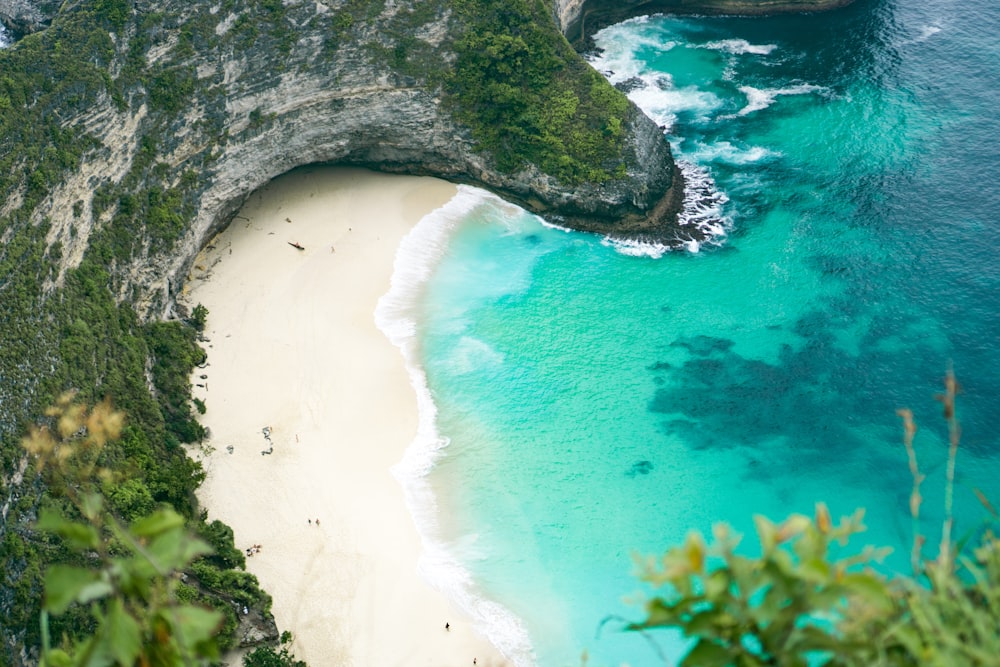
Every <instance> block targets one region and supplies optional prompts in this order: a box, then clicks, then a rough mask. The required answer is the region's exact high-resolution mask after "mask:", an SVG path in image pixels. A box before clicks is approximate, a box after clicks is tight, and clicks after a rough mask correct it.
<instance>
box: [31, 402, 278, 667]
mask: <svg viewBox="0 0 1000 667" xmlns="http://www.w3.org/2000/svg"><path fill="white" fill-rule="evenodd" d="M46 414H47V416H48V417H49V418H50V419H51V421H52V424H51V426H47V427H41V428H35V429H33V430H32V431H31V433H30V434H29V435H28V437H26V438H25V439H24V441H23V446H24V448H25V450H27V452H28V453H29V455H31V456H32V458H33V459H34V460H35V462H36V465H37V467H38V470H39V471H40V472H41V473H42V475H43V477H44V478H45V481H46V483H47V484H48V486H49V488H50V489H51V490H52V492H53V494H54V495H56V496H57V497H59V498H61V499H63V500H65V501H66V503H65V504H64V505H63V506H62V507H55V506H51V505H50V506H46V507H44V508H43V509H42V510H41V512H40V513H39V519H38V523H37V528H38V530H40V531H43V532H47V533H51V534H53V535H56V536H58V537H59V538H60V539H61V540H62V542H63V543H64V545H65V547H66V548H67V550H68V551H69V552H71V553H72V554H74V555H75V558H73V559H72V560H71V562H65V563H58V564H53V565H50V566H49V567H48V569H47V570H46V572H45V576H44V601H43V605H42V611H41V615H40V626H41V639H42V647H41V661H40V665H41V667H84V666H87V667H99V666H104V665H107V666H112V665H117V666H119V667H132V666H134V665H141V666H158V667H159V666H162V667H174V666H176V667H181V666H189V665H208V664H211V663H212V662H213V661H216V660H218V658H219V654H220V644H221V645H225V644H226V642H224V641H222V639H223V637H222V634H223V632H224V630H225V629H226V626H227V614H225V613H223V612H222V611H219V610H217V609H213V608H212V607H211V605H209V604H205V603H203V602H202V601H201V600H200V597H201V596H200V595H199V591H198V588H197V586H195V585H192V584H199V583H200V584H201V585H202V586H204V585H206V582H205V581H200V582H199V581H197V580H194V579H191V578H190V577H189V574H188V573H189V572H195V573H197V574H198V577H199V578H200V579H202V580H204V579H205V578H206V574H205V573H209V572H212V571H213V565H212V564H211V561H210V560H209V559H208V557H211V558H216V559H222V560H232V554H229V553H227V549H226V548H225V545H227V544H229V545H230V549H229V551H235V550H234V549H231V533H228V534H226V535H222V536H221V538H220V536H219V535H216V534H215V533H218V532H219V526H217V525H216V524H211V525H209V526H205V527H203V530H202V532H203V533H204V534H205V535H206V537H207V538H208V539H209V540H210V541H211V542H213V543H219V544H221V545H222V548H221V549H218V550H217V549H213V546H212V545H211V544H209V542H207V541H205V540H202V539H201V538H199V537H196V536H194V535H192V534H191V533H190V532H189V531H188V527H187V520H186V519H185V518H184V517H183V516H181V515H180V514H178V513H177V512H175V511H174V510H173V509H171V508H170V507H169V506H161V507H160V508H159V509H155V510H153V511H151V512H150V513H149V514H146V515H144V516H141V517H138V518H136V519H134V520H132V521H131V522H130V524H128V525H126V524H125V523H124V522H123V521H122V520H121V519H120V518H119V517H118V516H117V515H116V513H115V512H114V511H113V508H112V507H111V506H109V504H108V503H107V501H106V498H105V495H103V493H102V489H106V488H108V487H109V486H110V485H111V484H113V483H114V482H115V481H116V474H115V473H114V472H113V471H112V470H111V469H109V468H107V467H104V466H103V465H102V461H103V455H104V453H105V450H106V447H107V445H108V444H109V443H111V442H113V441H115V440H116V439H118V438H119V436H120V435H121V433H122V424H123V421H124V417H123V415H122V414H121V413H119V412H115V411H114V410H112V409H111V407H110V404H109V403H108V402H107V401H105V402H104V403H101V404H99V405H97V406H96V407H94V408H93V409H88V408H87V407H86V406H85V405H83V404H81V403H77V402H74V400H73V395H72V394H65V395H64V396H62V397H61V398H60V399H59V400H58V401H57V403H56V405H55V406H53V407H52V408H50V409H49V410H48V411H47V413H46ZM223 532H225V531H223ZM227 536H228V538H229V539H228V540H227V539H225V538H226V537H227ZM237 553H238V552H237ZM234 564H235V563H232V564H229V565H224V566H225V567H231V566H232V565H234ZM199 566H200V567H199ZM253 583H254V588H255V583H256V582H253ZM249 602H250V603H252V602H253V601H252V600H249ZM84 612H89V619H88V618H86V616H87V615H88V614H85V613H84ZM73 614H76V615H77V616H78V617H82V618H78V619H77V624H76V625H77V626H79V625H84V626H85V627H86V628H87V631H86V632H83V633H81V634H78V635H77V636H70V635H69V634H67V633H64V634H63V636H62V637H60V638H58V641H57V642H55V643H54V642H53V637H52V632H51V625H52V624H51V621H52V620H53V619H56V618H59V617H63V616H67V615H69V616H71V615H73ZM268 653H269V652H268V651H262V652H261V654H262V655H267V654H268ZM270 653H271V654H273V655H274V656H275V657H276V658H277V659H278V660H279V661H278V662H263V663H260V665H261V666H263V665H276V666H277V667H284V666H285V665H288V666H289V667H294V666H295V665H296V664H297V663H295V662H294V658H293V657H292V656H291V655H290V654H289V653H288V652H287V650H286V649H282V651H281V652H279V653H275V652H273V651H270ZM255 664H256V663H255Z"/></svg>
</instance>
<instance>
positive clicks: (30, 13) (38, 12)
mask: <svg viewBox="0 0 1000 667" xmlns="http://www.w3.org/2000/svg"><path fill="white" fill-rule="evenodd" d="M60 4H62V3H61V2H60V1H59V0H0V23H3V24H4V25H5V26H7V27H8V28H10V29H11V30H12V31H14V34H16V35H26V34H28V33H32V32H38V31H39V30H42V29H44V28H45V27H46V26H48V25H49V23H51V22H52V17H53V16H55V14H56V12H57V11H59V5H60Z"/></svg>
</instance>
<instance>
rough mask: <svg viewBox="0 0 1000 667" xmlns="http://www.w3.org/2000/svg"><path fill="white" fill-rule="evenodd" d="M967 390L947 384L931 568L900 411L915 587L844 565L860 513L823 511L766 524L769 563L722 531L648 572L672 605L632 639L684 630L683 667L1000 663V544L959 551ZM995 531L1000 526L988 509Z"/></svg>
mask: <svg viewBox="0 0 1000 667" xmlns="http://www.w3.org/2000/svg"><path fill="white" fill-rule="evenodd" d="M956 391H957V384H956V382H955V379H954V377H953V376H952V375H951V374H949V375H948V378H947V379H946V381H945V393H944V394H942V395H941V396H940V397H939V398H940V400H941V401H942V403H943V405H944V414H945V419H946V421H947V423H948V430H949V440H950V446H949V457H948V477H947V482H946V484H947V488H946V496H945V498H946V500H945V520H944V524H943V526H942V529H943V530H942V539H941V543H940V546H939V548H938V553H937V556H936V557H935V558H934V559H933V560H930V561H927V560H925V559H924V558H923V554H922V547H923V544H924V537H923V536H922V535H920V534H919V533H918V532H917V530H916V529H917V526H918V520H919V516H920V506H921V503H922V497H921V494H920V484H921V482H922V480H923V475H922V474H921V473H920V470H919V468H918V466H917V458H916V452H915V449H914V447H913V437H914V434H915V433H916V426H915V425H914V423H913V416H912V414H911V413H910V411H908V410H901V411H900V416H901V417H902V418H903V423H904V442H905V445H906V449H907V453H908V455H909V460H910V470H911V473H912V475H913V489H912V491H911V495H910V511H911V515H912V519H913V525H914V541H913V553H912V554H911V560H912V564H913V568H914V576H913V578H912V579H911V578H907V577H898V578H895V579H889V578H887V577H886V576H885V575H883V574H880V573H878V572H877V571H876V570H875V569H873V568H872V567H871V564H872V563H873V562H874V561H877V560H878V559H879V557H880V556H881V555H882V553H883V552H879V551H878V550H875V549H872V548H870V547H869V548H867V549H866V550H865V551H863V552H862V553H861V554H859V555H856V556H850V557H845V558H835V557H834V556H833V555H832V553H833V550H832V548H831V547H832V546H833V543H834V542H839V543H840V544H841V546H843V545H846V543H847V540H848V538H849V537H850V536H852V535H854V534H856V533H858V532H860V531H862V530H863V525H862V523H861V518H862V513H861V512H859V513H858V514H856V515H855V516H854V517H850V518H844V519H842V521H841V522H840V524H839V525H834V524H833V522H832V521H831V519H830V515H829V512H828V511H827V509H826V507H825V506H824V505H822V504H820V505H818V506H817V508H816V515H815V517H814V518H809V517H806V516H802V515H793V516H791V517H789V518H788V519H787V520H785V521H784V522H782V523H781V524H780V525H775V524H773V523H771V522H770V521H768V520H767V519H765V518H763V517H756V523H757V534H758V537H759V539H760V544H761V550H762V553H761V555H760V556H759V557H756V558H750V557H747V556H743V555H739V554H737V551H736V549H737V545H738V543H739V537H738V536H735V535H733V534H732V533H731V532H730V531H729V529H728V528H727V527H725V526H724V525H719V526H716V528H715V542H714V544H712V546H710V547H709V546H706V544H705V541H704V539H703V538H702V537H701V536H700V535H698V534H692V535H690V536H689V537H688V539H687V541H686V543H685V544H684V545H683V546H680V547H677V548H675V549H672V550H670V551H669V552H668V553H667V554H666V556H665V557H664V558H663V559H662V561H661V562H659V563H657V562H656V561H654V560H652V559H650V560H648V561H646V562H644V563H643V564H642V565H643V569H642V571H643V574H642V579H643V580H644V581H645V582H647V583H649V584H651V585H653V586H654V587H656V588H657V589H659V590H662V591H663V593H662V594H660V595H658V596H655V597H653V598H652V599H651V600H650V601H649V602H648V603H647V605H646V618H645V620H643V621H641V622H639V623H635V624H632V625H631V626H629V628H630V629H631V630H636V631H647V630H651V629H654V628H662V627H673V628H679V629H680V630H682V631H683V632H684V634H685V635H686V636H688V637H689V638H691V640H692V642H693V643H692V647H691V649H690V651H689V652H688V653H687V655H686V656H685V657H684V659H683V661H682V663H681V665H682V667H695V666H698V667H713V666H718V667H727V666H729V665H737V666H740V667H742V666H751V665H753V666H757V665H761V666H763V665H781V666H785V665H787V666H789V667H792V666H795V667H797V666H800V665H802V666H804V665H826V666H829V667H839V666H845V667H847V666H850V667H871V666H874V665H885V666H893V667H896V666H900V667H902V666H906V667H917V666H920V665H933V666H940V667H966V666H968V667H972V666H984V667H985V666H988V665H996V664H997V660H998V656H1000V540H998V539H997V537H996V535H995V534H994V532H993V530H992V529H989V530H985V531H983V532H982V534H981V536H980V541H979V544H978V545H976V546H975V548H971V549H966V550H964V551H963V550H961V549H958V548H956V546H955V545H954V544H953V543H952V538H951V527H952V522H953V517H952V514H951V510H952V508H951V497H952V488H953V486H954V479H955V456H956V453H957V449H958V443H959V429H958V422H957V419H956V417H955V394H956ZM980 499H981V500H982V501H983V504H984V506H985V507H986V509H987V510H988V511H989V512H990V514H991V515H992V520H993V522H994V523H995V522H996V520H997V519H1000V516H998V515H997V513H996V511H995V510H994V509H993V507H992V506H991V505H990V504H989V503H988V502H987V501H986V500H985V498H982V497H980Z"/></svg>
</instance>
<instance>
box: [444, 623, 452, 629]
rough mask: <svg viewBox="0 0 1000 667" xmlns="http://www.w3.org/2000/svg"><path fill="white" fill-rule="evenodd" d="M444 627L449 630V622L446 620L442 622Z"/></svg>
mask: <svg viewBox="0 0 1000 667" xmlns="http://www.w3.org/2000/svg"><path fill="white" fill-rule="evenodd" d="M444 629H445V630H451V623H449V622H448V621H445V623H444Z"/></svg>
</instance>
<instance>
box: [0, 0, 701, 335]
mask: <svg viewBox="0 0 1000 667" xmlns="http://www.w3.org/2000/svg"><path fill="white" fill-rule="evenodd" d="M0 1H3V0H0ZM5 1H6V2H7V5H5V6H4V7H3V8H0V13H2V11H8V12H9V11H10V10H11V7H14V8H15V9H16V8H18V7H21V6H22V5H24V6H28V7H32V6H33V7H35V9H38V10H41V9H42V5H44V3H30V2H26V0H5ZM131 4H132V6H133V7H134V12H133V13H132V15H131V18H130V19H129V20H128V21H127V23H125V24H124V25H123V26H121V29H120V30H119V31H117V32H113V33H112V37H113V56H112V58H111V61H110V62H109V63H108V68H107V69H108V71H109V72H110V74H111V76H112V77H114V78H115V80H116V81H121V80H122V78H123V77H122V73H123V72H126V71H127V68H128V67H129V66H134V63H136V60H137V58H141V62H142V64H143V65H144V66H145V68H146V71H145V72H143V73H142V74H141V75H140V76H139V77H137V80H136V81H135V83H131V84H125V85H124V86H123V89H124V90H123V91H122V93H123V95H122V96H123V97H124V100H123V99H122V97H116V95H115V94H114V91H113V90H111V89H109V90H99V91H97V92H96V93H95V97H94V99H93V100H92V102H90V103H88V104H87V105H86V106H85V107H84V108H83V109H82V110H79V109H74V110H57V111H56V113H57V114H58V115H59V116H60V117H61V118H63V119H64V121H63V127H65V128H70V129H72V130H74V131H78V132H79V133H80V134H81V135H82V136H85V137H88V138H90V139H92V140H93V142H94V144H95V148H93V149H92V150H88V151H87V152H86V153H85V154H84V155H83V157H82V159H81V160H80V162H79V165H78V166H77V167H76V169H75V170H74V171H73V172H71V173H68V174H66V175H65V177H64V178H62V179H61V180H60V182H58V183H57V184H56V185H55V186H54V187H52V188H51V189H50V191H49V193H48V196H46V197H45V199H44V200H43V201H42V202H41V203H40V204H39V205H38V206H37V207H36V208H35V210H34V212H33V213H32V218H33V219H34V220H36V221H40V220H43V219H46V220H49V221H51V223H52V229H51V231H50V232H49V239H48V240H49V243H50V244H55V243H58V244H59V247H60V249H61V256H62V265H61V267H60V272H59V275H57V276H56V278H55V280H54V282H53V285H57V284H58V283H59V276H61V275H62V274H63V273H64V272H65V271H66V270H67V269H68V268H71V267H73V266H74V265H76V264H77V263H79V261H80V259H81V258H82V257H83V255H84V252H85V251H86V250H87V248H88V247H89V245H90V242H91V236H92V233H94V232H95V231H96V230H100V229H102V228H104V227H106V226H107V225H108V224H109V223H110V221H111V220H112V219H113V218H114V216H115V215H116V213H118V212H119V210H120V209H119V208H118V207H116V205H115V204H116V202H115V201H112V202H111V206H110V207H108V206H104V207H100V206H99V207H96V208H97V210H95V207H94V206H93V204H94V201H95V193H97V192H101V191H112V192H114V191H115V189H116V188H118V189H122V188H124V187H125V186H126V183H127V182H128V183H129V185H128V187H129V188H140V187H143V186H146V185H149V184H150V183H151V182H154V181H157V179H159V180H158V182H156V186H157V187H159V188H162V189H165V190H168V189H175V190H178V191H180V192H182V193H183V198H184V199H185V201H187V202H190V203H191V204H192V207H191V210H192V211H193V216H192V218H191V219H190V220H189V221H188V223H187V224H186V225H185V228H184V229H183V231H182V232H181V233H180V235H179V238H176V239H171V242H170V243H169V248H168V251H166V252H164V251H162V244H160V246H159V247H158V245H157V243H156V242H155V239H153V240H151V241H150V242H148V243H146V247H145V248H143V249H142V250H141V251H140V252H138V253H136V252H132V253H130V254H131V257H129V258H125V257H122V258H118V259H117V260H116V261H115V264H114V267H113V270H114V275H115V276H116V278H117V279H116V290H117V292H118V295H119V298H123V299H124V298H128V299H129V300H130V301H132V302H133V303H134V304H135V306H136V308H137V310H139V312H140V313H142V314H144V315H147V316H148V315H162V314H163V313H164V312H166V311H167V310H169V308H170V306H171V303H172V297H173V294H174V293H175V292H176V290H177V288H178V286H179V284H180V282H181V280H182V278H183V276H184V275H186V272H187V270H188V268H189V265H190V263H191V262H192V261H193V258H194V256H195V254H196V253H197V252H198V250H199V249H200V248H201V247H202V246H203V245H204V244H205V243H206V242H207V240H208V239H209V238H210V237H211V236H212V235H213V234H215V233H216V232H217V231H218V230H219V229H220V228H221V227H223V226H224V225H225V224H227V223H228V222H229V220H230V219H231V216H232V215H233V214H234V213H235V212H236V210H237V209H238V208H239V207H240V205H241V204H242V203H243V202H244V201H245V199H246V198H247V197H248V196H249V195H250V194H251V193H252V192H253V191H254V190H256V189H258V188H260V187H262V186H263V185H265V184H266V183H267V182H268V181H270V180H271V179H273V178H274V177H276V176H278V175H280V174H282V173H284V172H287V171H289V170H291V169H293V168H295V167H298V166H302V165H309V164H315V163H324V164H332V163H339V164H354V165H364V166H370V167H373V168H376V169H380V170H384V171H391V172H406V173H412V174H426V175H434V176H438V177H441V178H445V179H448V180H451V181H454V182H461V183H471V184H475V185H478V186H481V187H484V188H486V189H489V190H491V191H493V192H496V193H497V194H499V195H501V196H502V197H504V198H506V199H508V200H510V201H513V202H516V203H518V204H521V205H522V206H524V207H525V208H528V209H529V210H532V211H535V212H538V213H540V214H542V215H545V216H547V217H549V218H552V219H555V220H557V221H559V222H560V223H561V224H565V225H567V226H571V227H577V228H580V229H586V230H591V231H598V232H603V233H614V234H617V235H621V236H628V235H635V234H642V235H645V236H656V237H662V238H669V237H670V236H671V234H672V233H673V232H672V224H673V222H674V217H675V214H676V203H677V201H678V197H677V196H678V195H679V193H680V188H681V187H682V185H681V183H680V181H679V180H677V179H676V178H675V174H674V167H673V161H672V159H671V156H670V149H669V145H668V143H667V141H666V140H665V138H664V137H663V133H662V130H660V128H658V127H657V126H656V125H655V124H654V123H653V122H652V121H651V120H650V119H649V118H647V117H646V116H645V115H644V114H642V113H641V112H640V111H639V110H638V109H636V108H635V107H634V106H633V107H631V108H630V110H629V112H628V114H627V117H626V122H625V132H624V138H623V151H622V155H623V158H622V159H623V162H624V164H623V165H621V167H623V168H620V169H619V176H617V177H616V178H614V179H611V180H608V181H606V182H583V183H580V182H576V183H571V184H567V183H563V182H560V181H559V180H558V179H556V178H554V177H552V176H550V175H547V174H545V173H542V172H541V171H540V170H539V169H538V168H536V167H534V166H532V165H530V164H529V165H527V166H525V167H524V168H522V169H520V170H518V171H516V172H507V171H503V170H500V169H498V168H497V166H496V160H495V155H493V154H491V153H490V152H489V151H482V150H478V149H477V146H476V145H475V141H474V140H473V135H472V132H471V131H470V128H469V127H467V126H465V125H463V124H462V123H461V122H459V121H458V120H456V114H455V113H454V110H453V108H452V106H450V105H449V104H448V103H447V101H446V100H444V99H443V98H442V94H441V89H440V86H436V85H434V84H433V83H431V84H429V83H428V81H429V80H431V79H429V75H425V74H424V73H423V72H422V71H420V68H421V67H424V68H425V69H426V70H427V71H429V72H431V73H433V72H434V70H435V69H438V70H440V68H442V67H445V66H447V64H448V63H449V62H451V61H452V60H453V59H454V57H455V55H454V53H453V51H452V50H451V46H450V45H451V41H452V40H453V38H454V35H453V32H454V30H455V22H454V17H453V13H452V11H451V10H450V8H449V5H448V3H447V2H445V1H443V0H442V1H440V2H427V1H425V2H423V3H415V2H386V3H385V4H384V5H382V4H381V3H379V2H371V3H357V2H355V3H347V4H346V5H345V3H343V2H336V1H335V0H286V1H285V2H284V4H281V3H278V4H277V5H275V4H274V3H271V4H270V5H269V6H271V7H272V8H273V7H277V9H274V11H273V15H266V14H265V15H261V14H259V13H258V14H254V13H253V11H252V10H251V9H247V8H241V6H242V5H237V4H234V3H225V2H219V3H211V2H189V1H188V0H183V1H182V0H167V1H157V2H152V1H151V0H139V1H137V2H134V3H131ZM262 4H263V3H262ZM15 5H16V6H15ZM226 7H230V9H226ZM429 7H433V9H428V8H429ZM352 8H353V9H352ZM359 8H360V9H359ZM76 10H77V6H76V3H73V2H68V3H66V4H65V5H63V7H62V9H61V10H60V12H61V13H60V14H58V15H57V16H56V17H55V19H54V21H55V22H60V21H69V20H70V19H71V17H72V15H73V12H74V11H76ZM359 11H360V12H362V13H363V16H361V15H358V12H359ZM352 12H353V13H352ZM37 13H38V14H39V15H42V16H44V12H41V11H38V12H37ZM53 25H55V24H53ZM553 34H554V38H556V39H558V38H559V37H558V34H557V33H555V27H554V26H553ZM404 46H405V48H406V49H407V52H408V53H413V54H417V55H418V56H419V58H418V57H416V56H414V57H407V59H406V60H405V61H404V62H402V63H400V62H399V59H398V54H399V52H400V51H399V50H400V49H401V48H402V47H404ZM420 58H423V60H420ZM162 81H165V82H166V83H165V84H164V85H163V86H161V85H160V84H161V82H162ZM175 98H176V99H175ZM153 144H155V146H156V148H155V151H156V153H155V155H152V156H150V155H148V154H145V155H142V156H141V157H140V152H141V150H143V146H145V147H147V148H148V146H150V145H153ZM140 160H141V161H143V162H144V163H151V164H152V165H153V166H156V165H160V170H159V171H158V172H156V176H155V178H153V177H152V172H151V171H150V170H149V168H148V167H144V166H140V165H139V164H138V163H139V161H140ZM140 169H141V170H142V171H140ZM130 175H131V177H133V181H134V185H132V184H131V183H132V181H128V178H129V176H130ZM136 177H137V178H136ZM16 201H17V193H13V194H11V195H10V196H8V197H7V202H8V207H9V206H10V205H11V204H12V203H14V202H16ZM662 202H672V203H673V204H674V205H671V206H666V205H664V204H663V203H662ZM658 204H660V206H659V208H657V205H658ZM3 213H4V211H2V210H0V215H2V214H3ZM654 213H655V215H654ZM135 231H136V233H141V232H139V231H138V230H135Z"/></svg>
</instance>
